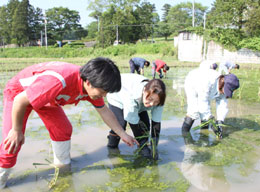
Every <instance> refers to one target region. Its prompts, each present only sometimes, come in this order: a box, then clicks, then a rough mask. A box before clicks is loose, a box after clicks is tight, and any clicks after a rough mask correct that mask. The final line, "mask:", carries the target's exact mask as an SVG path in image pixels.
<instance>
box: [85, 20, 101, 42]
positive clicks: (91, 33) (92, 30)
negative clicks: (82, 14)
mask: <svg viewBox="0 0 260 192" xmlns="http://www.w3.org/2000/svg"><path fill="white" fill-rule="evenodd" d="M87 31H88V36H87V38H88V39H94V38H96V37H97V34H98V22H97V21H93V22H91V23H90V24H88V26H87Z"/></svg>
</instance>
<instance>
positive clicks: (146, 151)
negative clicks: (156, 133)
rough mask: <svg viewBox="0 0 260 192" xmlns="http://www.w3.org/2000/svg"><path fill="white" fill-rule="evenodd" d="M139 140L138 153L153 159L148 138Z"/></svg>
mask: <svg viewBox="0 0 260 192" xmlns="http://www.w3.org/2000/svg"><path fill="white" fill-rule="evenodd" d="M137 141H138V140H137ZM138 142H139V144H140V145H139V147H138V154H139V155H141V156H143V157H145V158H147V159H151V158H152V155H151V150H150V148H149V147H148V145H147V139H142V140H139V141H138Z"/></svg>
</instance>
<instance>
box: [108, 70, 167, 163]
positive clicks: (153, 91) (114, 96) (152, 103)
mask: <svg viewBox="0 0 260 192" xmlns="http://www.w3.org/2000/svg"><path fill="white" fill-rule="evenodd" d="M121 78H122V89H121V91H119V92H117V93H111V94H108V95H107V100H108V105H109V108H110V109H111V111H113V113H114V114H115V116H116V117H117V119H118V121H119V123H120V125H121V126H122V127H123V128H124V129H126V125H127V122H128V123H129V125H130V127H131V129H132V132H133V134H134V136H135V138H136V140H137V141H138V143H139V150H140V151H139V153H140V154H141V155H142V156H144V157H146V158H154V159H158V153H157V145H158V142H159V136H160V130H161V117H162V112H163V105H164V102H165V98H166V92H165V91H166V88H165V84H164V83H163V81H161V80H159V79H153V80H148V79H147V78H146V77H144V76H141V75H137V74H121ZM149 110H150V111H151V115H152V122H151V124H152V126H151V146H152V148H153V150H152V153H151V150H150V148H149V147H148V146H147V144H148V140H149V135H150V120H149V116H148V112H147V111H149ZM119 141H120V137H119V136H118V135H117V133H115V132H114V131H113V130H111V131H110V132H109V135H108V145H107V146H108V147H111V148H116V147H118V144H119Z"/></svg>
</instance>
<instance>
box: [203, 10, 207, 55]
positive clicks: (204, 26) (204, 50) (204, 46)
mask: <svg viewBox="0 0 260 192" xmlns="http://www.w3.org/2000/svg"><path fill="white" fill-rule="evenodd" d="M203 19H204V23H203V29H204V36H203V48H204V49H203V59H206V40H205V29H206V12H205V13H204V17H203Z"/></svg>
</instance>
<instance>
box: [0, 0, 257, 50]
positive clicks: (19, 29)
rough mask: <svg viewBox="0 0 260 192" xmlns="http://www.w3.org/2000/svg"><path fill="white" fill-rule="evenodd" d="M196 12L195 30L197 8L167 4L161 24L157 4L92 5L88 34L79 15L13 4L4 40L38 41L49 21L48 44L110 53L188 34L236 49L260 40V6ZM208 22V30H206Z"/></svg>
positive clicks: (229, 0)
mask: <svg viewBox="0 0 260 192" xmlns="http://www.w3.org/2000/svg"><path fill="white" fill-rule="evenodd" d="M194 7H195V9H194V15H195V23H194V25H195V26H192V24H193V23H192V19H193V18H192V15H193V4H192V3H191V2H183V3H179V4H177V5H175V6H171V5H170V4H165V5H164V6H163V8H162V11H163V15H162V18H160V17H159V15H158V13H157V11H156V8H155V4H151V3H150V2H148V1H141V0H88V4H87V5H86V8H87V9H88V10H90V11H91V14H90V15H89V16H90V17H92V18H94V19H95V21H93V22H91V23H90V24H89V25H88V26H86V28H83V27H82V26H81V25H80V24H79V20H80V16H79V13H78V12H77V11H74V10H69V9H68V8H63V7H55V8H52V9H48V10H46V13H45V14H46V15H45V16H44V15H43V12H42V9H40V8H38V7H37V8H34V7H33V6H32V5H30V3H29V0H22V1H18V0H9V2H8V4H7V5H5V6H2V7H0V37H1V38H2V39H4V41H5V43H16V44H18V45H24V44H25V43H28V42H32V41H35V40H37V39H39V37H40V35H41V32H42V31H44V27H45V26H44V20H45V19H46V20H47V24H46V27H47V32H48V38H49V39H50V40H52V41H53V42H55V41H56V40H63V39H95V40H96V41H97V42H98V44H99V45H100V46H104V47H106V46H109V45H112V44H113V43H114V41H115V40H117V39H118V40H120V41H121V42H122V43H135V42H136V41H138V40H142V39H148V38H151V37H154V36H157V37H158V36H159V37H165V39H167V38H168V37H169V36H173V35H176V34H178V32H179V31H182V30H191V31H192V30H193V31H196V32H198V33H201V34H203V35H205V36H207V37H209V38H211V39H214V40H216V41H219V42H221V43H222V44H224V45H231V46H233V47H235V48H239V46H242V44H243V43H244V44H248V43H247V42H249V41H251V44H252V41H253V43H254V42H257V41H258V40H259V39H258V38H259V35H260V1H259V0H215V1H214V3H213V4H212V7H211V9H210V10H209V8H208V7H206V6H203V5H202V4H200V3H195V4H194ZM204 16H206V17H204ZM205 21H206V30H205V29H203V28H204V22H205ZM252 39H253V40H252ZM244 46H245V45H244ZM259 50H260V45H259Z"/></svg>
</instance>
